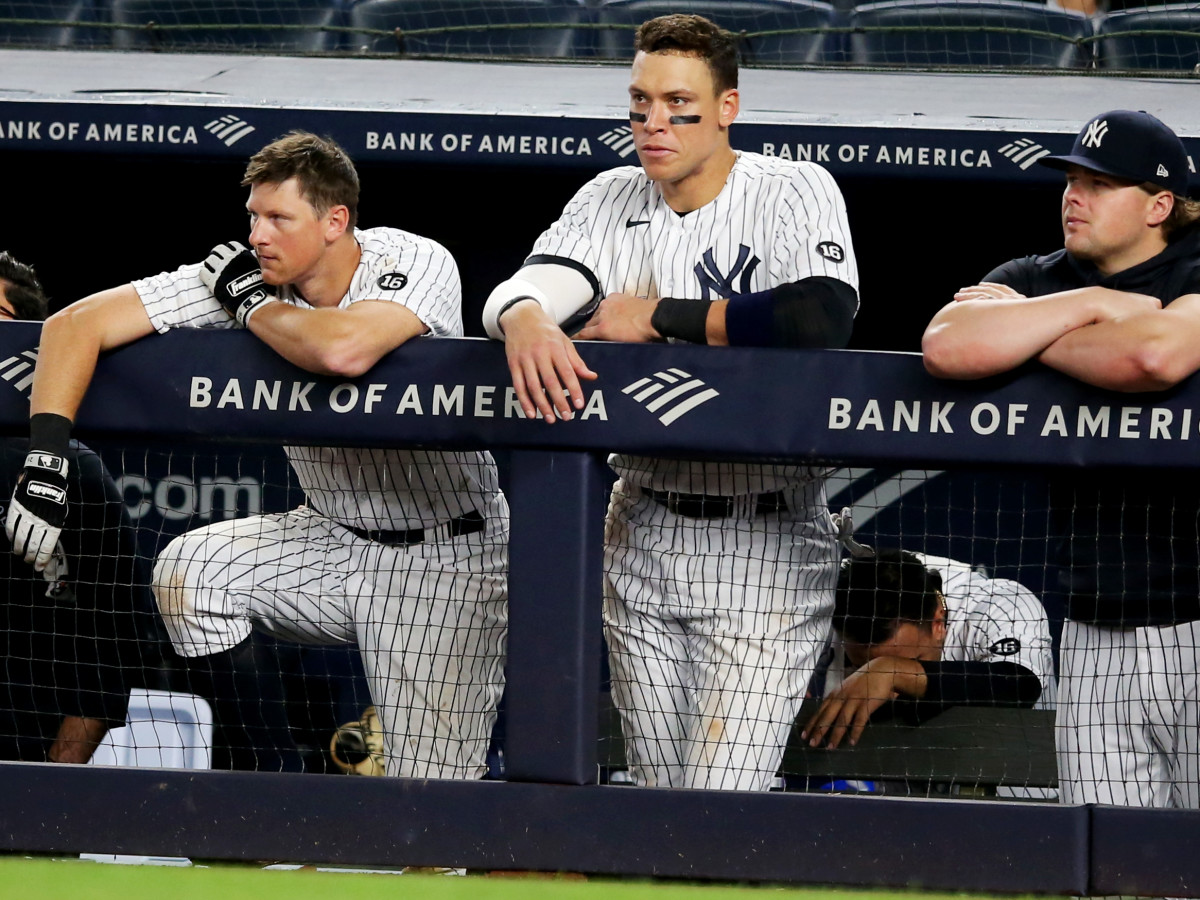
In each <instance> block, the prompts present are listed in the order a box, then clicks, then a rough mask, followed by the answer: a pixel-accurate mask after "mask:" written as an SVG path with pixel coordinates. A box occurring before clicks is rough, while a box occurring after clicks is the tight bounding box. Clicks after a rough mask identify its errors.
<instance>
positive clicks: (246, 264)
mask: <svg viewBox="0 0 1200 900" xmlns="http://www.w3.org/2000/svg"><path fill="white" fill-rule="evenodd" d="M200 280H201V281H203V282H204V286H205V287H206V288H208V289H209V290H210V291H212V295H213V296H214V297H216V298H217V302H219V303H220V304H221V305H222V306H223V307H225V311H226V312H227V313H229V314H230V315H231V316H233V317H234V319H236V320H237V323H238V324H239V325H241V326H242V327H243V328H246V327H247V324H248V323H249V321H250V316H251V315H253V314H254V313H255V312H257V311H258V310H259V309H261V308H262V307H263V306H265V305H266V304H268V303H273V302H274V301H275V297H274V296H273V295H272V294H270V293H269V292H268V291H267V286H266V284H265V283H264V282H263V277H262V269H260V268H259V265H258V257H257V256H255V255H254V253H253V251H250V250H247V249H246V248H245V247H244V246H242V245H241V244H239V243H238V242H237V241H230V242H228V243H225V244H218V245H217V246H215V247H213V249H212V252H211V253H210V254H208V258H207V259H205V260H204V265H202V266H201V267H200Z"/></svg>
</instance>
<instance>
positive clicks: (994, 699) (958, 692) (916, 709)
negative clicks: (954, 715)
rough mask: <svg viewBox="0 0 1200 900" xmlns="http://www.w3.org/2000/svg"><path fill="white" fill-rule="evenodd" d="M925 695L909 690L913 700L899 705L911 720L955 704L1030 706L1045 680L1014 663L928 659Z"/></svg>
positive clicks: (920, 720) (1034, 701)
mask: <svg viewBox="0 0 1200 900" xmlns="http://www.w3.org/2000/svg"><path fill="white" fill-rule="evenodd" d="M921 665H922V667H923V668H924V670H925V673H926V676H927V681H926V689H925V692H924V695H923V696H921V697H914V696H913V695H911V694H907V692H904V693H905V697H904V698H903V699H908V700H911V701H912V702H907V703H903V702H902V703H899V704H897V710H898V712H900V714H901V715H902V716H903V717H904V718H905V719H908V720H909V721H911V722H914V723H918V722H923V721H925V720H926V719H931V718H933V717H934V716H936V715H937V714H938V713H940V712H942V711H943V710H945V709H947V708H949V707H951V706H1005V707H1028V706H1033V704H1034V703H1036V702H1037V699H1038V697H1040V696H1041V693H1042V683H1041V681H1039V680H1038V677H1037V675H1035V674H1034V673H1033V672H1032V671H1031V670H1029V669H1027V668H1026V667H1025V666H1022V665H1020V664H1019V663H1014V662H1003V661H998V662H942V661H938V662H925V663H921Z"/></svg>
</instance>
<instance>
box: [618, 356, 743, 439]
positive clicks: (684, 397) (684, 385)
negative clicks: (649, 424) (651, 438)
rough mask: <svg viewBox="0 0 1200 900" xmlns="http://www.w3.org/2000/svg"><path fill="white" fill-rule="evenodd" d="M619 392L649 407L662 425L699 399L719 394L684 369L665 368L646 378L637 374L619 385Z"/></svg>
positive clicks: (699, 401)
mask: <svg viewBox="0 0 1200 900" xmlns="http://www.w3.org/2000/svg"><path fill="white" fill-rule="evenodd" d="M621 393H623V394H629V395H631V396H632V397H633V399H634V400H635V401H636V402H638V403H640V404H642V406H644V407H646V409H647V410H648V411H650V412H652V413H655V414H656V415H658V421H660V422H662V423H663V424H664V425H670V424H671V423H672V422H674V421H675V420H676V419H678V418H680V417H681V416H684V415H686V414H687V413H690V412H691V411H692V410H693V409H695V408H696V407H697V406H699V405H700V404H701V403H707V402H708V401H709V400H711V399H712V398H713V397H719V396H720V394H718V393H717V392H716V391H714V390H713V389H712V388H710V387H709V386H708V385H706V384H705V383H704V382H703V381H701V380H700V379H699V378H695V377H693V376H692V375H690V374H688V373H687V372H685V371H683V369H667V370H666V371H665V372H655V373H654V374H653V375H651V376H650V377H648V378H639V379H638V380H637V381H635V382H634V383H633V384H631V385H628V386H627V387H623V388H621ZM659 413H661V415H659Z"/></svg>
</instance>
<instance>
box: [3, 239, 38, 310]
mask: <svg viewBox="0 0 1200 900" xmlns="http://www.w3.org/2000/svg"><path fill="white" fill-rule="evenodd" d="M0 283H3V285H4V298H5V299H6V300H8V305H9V306H11V307H12V310H13V318H14V319H26V320H30V321H35V322H40V321H42V320H43V319H45V318H46V315H47V313H48V312H49V308H50V301H49V300H48V299H47V298H46V292H45V291H43V290H42V283H41V282H40V281H38V277H37V273H36V272H34V271H33V266H27V265H25V263H23V262H18V261H17V260H16V259H15V258H14V257H13V255H12V254H11V253H9V252H8V251H7V250H5V251H4V252H3V253H0Z"/></svg>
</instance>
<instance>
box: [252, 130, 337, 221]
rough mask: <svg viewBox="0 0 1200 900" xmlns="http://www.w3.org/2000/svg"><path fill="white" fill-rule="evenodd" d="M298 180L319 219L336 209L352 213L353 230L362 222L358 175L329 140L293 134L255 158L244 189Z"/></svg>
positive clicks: (296, 132)
mask: <svg viewBox="0 0 1200 900" xmlns="http://www.w3.org/2000/svg"><path fill="white" fill-rule="evenodd" d="M289 178H295V179H296V181H297V182H299V185H300V196H302V197H303V198H304V199H305V200H307V201H308V203H309V205H310V206H312V208H313V209H315V210H316V211H317V214H318V215H322V216H323V215H325V213H327V212H329V210H330V209H332V208H333V207H334V206H345V207H346V208H347V209H348V210H350V223H349V226H348V227H350V228H353V227H354V225H355V223H356V222H357V221H358V172H357V171H355V169H354V163H352V162H351V161H350V157H349V155H347V153H346V151H345V150H343V149H342V148H341V147H339V146H338V145H337V143H336V142H335V141H333V140H331V139H329V138H323V137H317V136H316V135H315V134H312V133H310V132H307V131H291V132H289V133H288V134H286V135H284V136H283V137H281V138H279V139H278V140H275V141H272V142H271V143H269V144H267V146H265V147H263V148H262V149H261V150H259V151H258V152H257V153H255V154H254V155H253V156H252V157H250V162H249V163H248V164H247V166H246V173H245V175H243V176H242V184H243V185H255V184H282V183H283V182H285V181H287V180H288V179H289Z"/></svg>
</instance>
